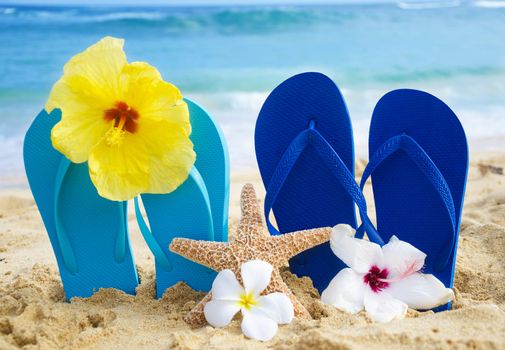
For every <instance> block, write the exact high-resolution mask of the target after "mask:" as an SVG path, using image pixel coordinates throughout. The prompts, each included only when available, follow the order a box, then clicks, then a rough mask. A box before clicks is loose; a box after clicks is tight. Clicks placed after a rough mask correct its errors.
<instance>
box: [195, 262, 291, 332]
mask: <svg viewBox="0 0 505 350" xmlns="http://www.w3.org/2000/svg"><path fill="white" fill-rule="evenodd" d="M272 270H273V268H272V265H270V264H269V263H267V262H264V261H261V260H252V261H248V262H246V263H244V264H242V266H241V268H240V273H241V276H242V281H243V283H244V287H242V286H241V285H240V284H239V282H238V281H237V278H236V277H235V274H234V273H233V272H232V271H231V270H223V271H221V272H219V273H218V275H217V276H216V279H215V280H214V282H213V283H212V300H210V301H209V302H208V303H207V304H205V308H204V314H205V318H206V319H207V322H209V324H210V325H212V326H214V327H224V326H226V325H228V324H229V323H230V322H231V320H232V319H233V316H234V315H235V314H236V313H237V312H239V311H241V312H242V325H241V328H242V332H243V333H244V335H245V336H247V337H249V338H253V339H257V340H262V341H266V340H270V339H272V338H273V336H274V335H275V334H276V333H277V329H278V326H277V325H278V324H288V323H290V322H291V321H292V320H293V317H294V308H293V303H292V302H291V300H290V299H289V297H288V296H287V295H286V294H283V293H271V294H268V295H264V296H262V295H260V294H261V292H263V291H264V290H265V288H266V287H267V286H268V284H269V283H270V279H271V277H272Z"/></svg>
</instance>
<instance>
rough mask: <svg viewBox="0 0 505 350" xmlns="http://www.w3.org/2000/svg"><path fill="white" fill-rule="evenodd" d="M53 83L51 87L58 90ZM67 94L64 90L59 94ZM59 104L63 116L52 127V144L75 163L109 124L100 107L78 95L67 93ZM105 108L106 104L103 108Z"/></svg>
mask: <svg viewBox="0 0 505 350" xmlns="http://www.w3.org/2000/svg"><path fill="white" fill-rule="evenodd" d="M59 86H61V84H60V83H56V84H55V86H54V87H53V90H57V89H60V87H59ZM58 94H61V95H62V96H63V95H67V92H66V91H62V92H61V93H58ZM66 101H67V102H66V103H65V105H64V106H63V105H62V106H61V107H62V119H61V120H60V121H59V122H58V123H57V124H56V125H55V126H54V127H53V129H52V130H51V141H52V144H53V147H54V148H55V149H57V150H58V151H60V152H61V153H63V154H64V155H65V156H66V157H67V158H68V159H70V160H71V161H72V162H74V163H83V162H85V161H86V160H88V158H89V155H90V153H91V151H92V150H93V148H94V147H95V146H96V145H97V144H98V143H99V142H100V140H101V139H102V138H103V136H104V134H105V133H106V132H107V130H108V129H109V128H110V125H109V124H108V123H106V122H105V120H104V119H103V111H104V109H102V108H101V107H96V106H91V105H87V104H85V103H83V102H82V101H80V98H79V97H75V96H70V95H69V96H68V98H67V99H66ZM103 108H105V107H103Z"/></svg>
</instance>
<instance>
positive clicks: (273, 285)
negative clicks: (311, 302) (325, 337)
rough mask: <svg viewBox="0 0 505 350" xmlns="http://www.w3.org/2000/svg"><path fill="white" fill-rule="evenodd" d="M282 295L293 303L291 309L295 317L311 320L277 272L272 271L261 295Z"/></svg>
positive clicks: (307, 312)
mask: <svg viewBox="0 0 505 350" xmlns="http://www.w3.org/2000/svg"><path fill="white" fill-rule="evenodd" d="M275 292H279V293H284V294H286V295H287V296H288V297H289V299H290V300H291V302H292V303H293V308H294V310H295V316H296V317H298V318H301V319H305V320H311V319H312V316H310V313H309V311H308V310H307V309H306V308H305V306H303V304H302V303H301V302H300V301H299V300H298V299H297V298H296V296H295V295H294V294H293V292H292V291H291V289H289V287H288V286H287V284H286V283H285V282H284V281H283V280H282V277H281V275H280V273H279V272H278V271H274V272H273V274H272V281H271V282H270V284H269V285H268V287H267V288H266V289H265V290H264V292H263V294H265V295H266V294H270V293H275Z"/></svg>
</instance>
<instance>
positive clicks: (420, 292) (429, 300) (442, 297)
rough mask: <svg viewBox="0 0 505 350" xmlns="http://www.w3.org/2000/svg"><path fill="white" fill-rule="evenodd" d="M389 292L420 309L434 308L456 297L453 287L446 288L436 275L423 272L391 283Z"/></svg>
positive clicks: (412, 306) (410, 305)
mask: <svg viewBox="0 0 505 350" xmlns="http://www.w3.org/2000/svg"><path fill="white" fill-rule="evenodd" d="M388 293H389V294H391V295H392V296H393V297H394V298H396V299H399V300H401V301H403V302H404V303H406V304H407V305H408V306H409V307H411V308H413V309H418V310H428V309H433V308H434V307H437V306H440V305H444V304H447V303H448V302H449V301H451V300H453V299H454V292H453V291H452V290H451V289H449V288H446V287H445V286H444V285H443V283H442V282H441V281H440V280H439V279H437V278H436V277H435V276H433V275H427V274H423V273H415V274H413V275H410V276H409V277H407V278H405V279H402V280H400V281H398V282H394V283H391V284H390V286H389V288H388Z"/></svg>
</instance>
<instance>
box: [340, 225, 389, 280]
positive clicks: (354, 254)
mask: <svg viewBox="0 0 505 350" xmlns="http://www.w3.org/2000/svg"><path fill="white" fill-rule="evenodd" d="M355 233H356V230H354V229H353V228H352V227H351V226H349V225H345V224H340V225H337V226H335V227H333V230H332V231H331V239H330V246H331V250H332V251H333V253H334V254H335V255H336V256H337V257H338V258H339V259H340V260H342V261H343V262H344V263H345V264H346V265H347V266H349V267H350V268H352V269H353V270H354V271H356V272H359V273H367V272H368V271H369V270H370V267H371V266H373V265H377V266H378V267H383V257H382V250H381V248H380V246H379V245H378V244H375V243H372V242H369V241H365V240H363V239H357V238H354V235H355Z"/></svg>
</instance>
